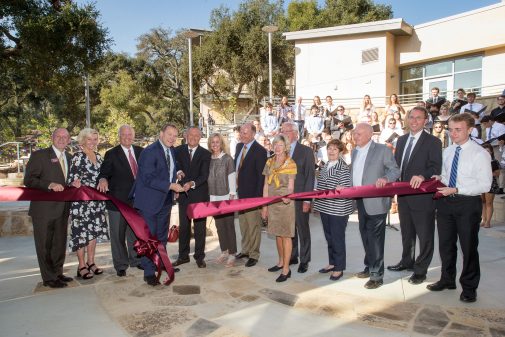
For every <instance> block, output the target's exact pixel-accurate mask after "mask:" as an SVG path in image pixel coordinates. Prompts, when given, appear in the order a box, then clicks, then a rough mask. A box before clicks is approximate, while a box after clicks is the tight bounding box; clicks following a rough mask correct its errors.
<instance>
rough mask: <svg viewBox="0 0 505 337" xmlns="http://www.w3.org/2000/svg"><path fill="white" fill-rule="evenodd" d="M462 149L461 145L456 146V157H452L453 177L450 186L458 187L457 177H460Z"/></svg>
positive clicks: (450, 179)
mask: <svg viewBox="0 0 505 337" xmlns="http://www.w3.org/2000/svg"><path fill="white" fill-rule="evenodd" d="M460 151H461V146H458V147H457V148H456V152H455V153H454V158H453V159H452V165H451V177H450V178H449V187H456V179H457V178H458V161H459V152H460Z"/></svg>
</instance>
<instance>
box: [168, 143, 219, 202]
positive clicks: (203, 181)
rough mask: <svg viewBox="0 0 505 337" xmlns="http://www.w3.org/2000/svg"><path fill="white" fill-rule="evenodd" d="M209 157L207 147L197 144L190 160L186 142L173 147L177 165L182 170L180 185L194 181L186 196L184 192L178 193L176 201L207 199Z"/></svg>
mask: <svg viewBox="0 0 505 337" xmlns="http://www.w3.org/2000/svg"><path fill="white" fill-rule="evenodd" d="M210 157H211V156H210V152H209V151H208V150H207V149H204V148H203V147H201V146H198V147H197V148H196V151H195V153H194V154H193V159H192V160H191V162H190V160H189V150H188V145H187V144H184V145H179V146H178V147H176V148H175V158H176V160H177V167H178V169H179V170H182V172H184V178H183V179H182V180H181V182H180V183H181V185H184V184H185V183H187V182H189V181H194V182H195V189H192V188H191V189H189V191H188V195H187V196H186V193H179V199H178V201H179V202H180V203H193V202H203V201H209V185H208V184H207V179H208V178H209V167H210Z"/></svg>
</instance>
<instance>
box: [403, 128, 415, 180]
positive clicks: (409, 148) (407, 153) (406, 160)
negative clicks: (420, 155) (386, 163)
mask: <svg viewBox="0 0 505 337" xmlns="http://www.w3.org/2000/svg"><path fill="white" fill-rule="evenodd" d="M412 144H414V137H410V138H409V145H407V149H406V150H405V155H404V156H403V161H402V180H403V179H404V178H405V177H404V175H405V170H406V169H407V165H408V164H409V159H410V152H411V151H412Z"/></svg>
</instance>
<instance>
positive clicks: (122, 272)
mask: <svg viewBox="0 0 505 337" xmlns="http://www.w3.org/2000/svg"><path fill="white" fill-rule="evenodd" d="M116 275H117V276H119V277H123V276H126V270H118V271H117V272H116Z"/></svg>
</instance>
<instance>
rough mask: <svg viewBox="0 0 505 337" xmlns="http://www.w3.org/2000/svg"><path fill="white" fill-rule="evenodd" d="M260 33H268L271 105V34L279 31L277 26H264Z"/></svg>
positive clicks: (270, 95) (270, 97)
mask: <svg viewBox="0 0 505 337" xmlns="http://www.w3.org/2000/svg"><path fill="white" fill-rule="evenodd" d="M261 30H262V31H264V32H266V33H268V85H269V100H270V103H272V96H273V95H272V33H274V32H276V31H277V30H279V27H277V26H264V27H263V28H261Z"/></svg>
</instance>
